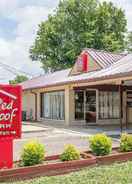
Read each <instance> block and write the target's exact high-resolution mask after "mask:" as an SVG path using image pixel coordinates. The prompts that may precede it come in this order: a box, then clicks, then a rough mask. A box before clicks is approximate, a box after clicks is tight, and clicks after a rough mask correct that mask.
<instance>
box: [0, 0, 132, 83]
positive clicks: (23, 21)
mask: <svg viewBox="0 0 132 184" xmlns="http://www.w3.org/2000/svg"><path fill="white" fill-rule="evenodd" d="M58 2H59V0H0V49H1V52H0V61H1V62H3V63H5V64H9V65H10V66H14V67H16V68H17V69H20V70H23V71H25V72H28V73H32V74H34V75H38V74H41V73H43V71H42V69H40V64H39V63H34V62H32V61H31V60H30V58H29V48H30V46H31V45H32V43H33V41H34V39H35V35H36V31H37V28H38V24H39V23H40V22H41V21H44V20H46V19H47V17H48V14H49V13H52V12H53V10H54V9H55V8H56V6H57V4H58ZM112 2H114V3H115V4H116V5H117V6H120V7H122V8H123V9H124V11H125V14H126V17H127V20H128V29H129V30H132V21H131V17H132V0H112ZM0 71H1V72H0V83H5V82H7V81H8V80H10V79H13V78H14V75H12V74H11V73H9V72H7V71H6V70H4V69H2V68H1V67H0Z"/></svg>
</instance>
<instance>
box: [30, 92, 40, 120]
mask: <svg viewBox="0 0 132 184" xmlns="http://www.w3.org/2000/svg"><path fill="white" fill-rule="evenodd" d="M31 93H32V94H33V95H34V97H35V120H36V121H37V111H38V109H37V93H35V92H33V91H32V90H31Z"/></svg>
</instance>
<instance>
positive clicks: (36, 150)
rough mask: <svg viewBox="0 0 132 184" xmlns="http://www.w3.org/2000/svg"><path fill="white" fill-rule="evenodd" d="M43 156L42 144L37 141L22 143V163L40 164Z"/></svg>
mask: <svg viewBox="0 0 132 184" xmlns="http://www.w3.org/2000/svg"><path fill="white" fill-rule="evenodd" d="M44 157H45V149H44V146H43V145H42V144H40V143H39V142H37V141H30V142H28V143H26V144H25V145H24V148H23V152H22V155H21V160H22V165H23V166H31V165H35V164H40V163H41V162H42V161H43V160H44Z"/></svg>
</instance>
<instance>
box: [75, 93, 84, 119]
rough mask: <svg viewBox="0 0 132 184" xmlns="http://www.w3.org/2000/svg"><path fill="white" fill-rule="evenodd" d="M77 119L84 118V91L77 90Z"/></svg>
mask: <svg viewBox="0 0 132 184" xmlns="http://www.w3.org/2000/svg"><path fill="white" fill-rule="evenodd" d="M75 120H84V91H75Z"/></svg>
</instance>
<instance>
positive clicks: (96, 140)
mask: <svg viewBox="0 0 132 184" xmlns="http://www.w3.org/2000/svg"><path fill="white" fill-rule="evenodd" d="M89 143H90V148H91V150H92V152H93V153H94V154H95V155H97V156H99V155H108V154H109V153H110V152H111V149H112V140H111V138H110V137H107V136H106V135H105V134H96V135H94V136H92V137H90V138H89Z"/></svg>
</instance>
